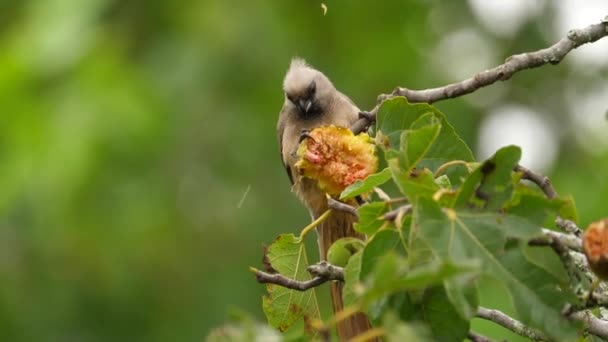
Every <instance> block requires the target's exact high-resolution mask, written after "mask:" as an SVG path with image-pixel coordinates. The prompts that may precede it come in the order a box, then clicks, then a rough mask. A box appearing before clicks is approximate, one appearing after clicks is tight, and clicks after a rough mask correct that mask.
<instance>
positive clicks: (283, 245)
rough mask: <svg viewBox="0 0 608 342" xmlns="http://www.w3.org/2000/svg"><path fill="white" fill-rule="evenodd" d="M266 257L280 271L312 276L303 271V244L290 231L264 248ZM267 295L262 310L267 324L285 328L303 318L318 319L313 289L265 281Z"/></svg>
mask: <svg viewBox="0 0 608 342" xmlns="http://www.w3.org/2000/svg"><path fill="white" fill-rule="evenodd" d="M266 259H267V260H268V261H269V262H270V266H272V268H273V269H275V270H276V271H277V272H279V273H280V274H282V275H284V276H286V277H289V278H291V279H296V280H300V281H306V280H309V279H311V276H310V274H309V273H308V272H307V271H306V267H308V258H307V256H306V250H305V248H304V243H303V242H302V241H301V240H300V239H299V238H297V237H295V236H294V235H293V234H282V235H279V237H278V238H277V239H276V240H275V241H274V242H273V243H272V244H271V245H270V246H268V248H267V251H266ZM266 289H267V290H268V295H267V296H264V298H263V309H264V313H265V314H266V318H267V319H268V323H269V324H270V325H271V326H273V327H275V328H277V329H279V330H280V331H286V330H287V329H289V328H290V327H291V326H292V325H293V324H294V323H296V322H297V321H298V320H300V319H302V318H305V317H306V318H307V319H312V318H319V317H320V315H319V307H318V303H317V298H316V295H315V291H314V289H310V290H308V291H303V292H301V291H295V290H290V289H287V288H285V287H282V286H278V285H274V284H266Z"/></svg>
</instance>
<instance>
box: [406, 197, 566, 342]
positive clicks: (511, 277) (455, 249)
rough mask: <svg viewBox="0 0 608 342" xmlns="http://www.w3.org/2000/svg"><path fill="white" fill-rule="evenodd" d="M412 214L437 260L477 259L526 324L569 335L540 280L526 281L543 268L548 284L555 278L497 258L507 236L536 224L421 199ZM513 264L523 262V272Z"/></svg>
mask: <svg viewBox="0 0 608 342" xmlns="http://www.w3.org/2000/svg"><path fill="white" fill-rule="evenodd" d="M415 218H416V220H417V222H418V225H419V227H420V236H421V237H422V238H423V239H424V240H425V241H426V242H427V244H428V245H429V246H430V248H431V249H432V250H433V251H434V253H435V254H436V255H437V256H439V257H440V258H441V259H442V260H445V259H447V260H453V261H455V262H461V261H466V260H470V259H477V260H479V261H480V262H481V265H482V271H483V272H484V273H486V274H488V275H490V276H492V277H494V278H496V279H498V280H500V281H501V282H502V283H503V284H505V286H506V287H507V289H508V290H509V292H510V294H511V296H512V299H513V301H514V304H515V306H516V308H517V310H518V313H519V314H520V315H521V317H522V319H525V320H524V323H525V324H528V325H530V326H533V327H535V328H538V329H540V330H543V331H544V332H545V333H547V334H549V335H551V336H554V337H560V338H563V337H565V336H573V333H574V330H573V328H572V325H571V324H570V323H569V322H568V321H567V320H565V319H564V318H563V317H562V315H561V313H560V309H558V308H555V307H554V306H553V304H554V303H552V302H548V300H549V298H547V297H546V296H545V295H544V294H542V293H540V291H541V290H540V289H539V287H538V284H539V283H540V281H539V280H538V279H536V280H535V281H534V282H531V281H530V277H531V276H530V274H540V273H542V275H543V277H545V278H544V279H545V281H546V282H547V283H550V282H553V284H555V282H554V280H555V277H553V276H551V275H550V274H548V273H547V272H545V271H544V270H542V269H541V268H540V267H538V266H536V265H534V264H531V263H527V264H525V266H521V265H523V263H521V260H519V262H520V263H521V264H520V266H518V265H517V263H515V262H507V261H509V260H508V259H504V258H501V256H502V255H504V253H505V243H506V238H507V237H511V238H514V239H522V240H524V241H526V240H527V239H529V238H530V237H532V236H535V235H536V234H538V233H539V231H540V228H539V227H538V226H536V225H535V224H533V223H531V222H529V221H527V220H525V219H523V218H520V217H516V216H512V215H504V216H502V215H498V214H491V213H481V214H474V213H466V212H456V211H454V210H452V209H447V210H446V213H444V212H443V211H442V210H441V208H440V207H439V206H438V205H437V203H435V202H433V201H432V200H428V199H424V198H422V199H421V200H420V201H419V205H418V206H417V208H416V210H415ZM518 267H524V268H525V269H527V270H528V273H526V272H525V270H524V269H518ZM456 285H457V284H456ZM553 301H560V300H558V299H554V300H553ZM455 304H458V303H455Z"/></svg>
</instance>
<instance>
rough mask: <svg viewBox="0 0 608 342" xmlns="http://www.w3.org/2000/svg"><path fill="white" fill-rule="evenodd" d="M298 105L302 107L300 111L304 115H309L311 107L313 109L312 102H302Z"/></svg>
mask: <svg viewBox="0 0 608 342" xmlns="http://www.w3.org/2000/svg"><path fill="white" fill-rule="evenodd" d="M298 105H299V107H300V110H301V111H302V112H303V113H304V114H308V111H309V110H310V107H312V101H311V100H304V99H302V100H300V101H298Z"/></svg>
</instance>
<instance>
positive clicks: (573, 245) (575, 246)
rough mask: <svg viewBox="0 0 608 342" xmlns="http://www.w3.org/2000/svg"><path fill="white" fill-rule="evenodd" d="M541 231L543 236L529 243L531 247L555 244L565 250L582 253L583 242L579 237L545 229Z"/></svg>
mask: <svg viewBox="0 0 608 342" xmlns="http://www.w3.org/2000/svg"><path fill="white" fill-rule="evenodd" d="M541 231H542V234H543V235H542V236H540V237H537V238H534V239H532V240H530V241H529V242H528V244H529V245H530V246H553V245H554V244H559V245H560V248H562V249H563V250H572V251H575V252H579V253H582V251H583V242H582V241H581V239H579V238H578V237H576V236H574V235H571V234H564V233H560V232H556V231H554V230H550V229H546V228H543V229H542V230H541Z"/></svg>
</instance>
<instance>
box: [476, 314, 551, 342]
mask: <svg viewBox="0 0 608 342" xmlns="http://www.w3.org/2000/svg"><path fill="white" fill-rule="evenodd" d="M477 317H479V318H483V319H485V320H488V321H492V322H494V323H496V324H498V325H500V326H502V327H504V328H507V329H509V330H511V331H512V332H514V333H516V334H518V335H520V336H523V337H527V338H529V339H531V340H534V341H551V339H549V338H548V337H547V336H545V335H544V334H543V333H541V332H540V331H537V330H534V329H532V328H530V327H528V326H526V325H524V324H523V323H522V322H520V321H518V320H516V319H514V318H512V317H510V316H508V315H506V314H505V313H503V312H502V311H498V310H494V309H487V308H484V307H481V306H480V307H479V308H478V309H477Z"/></svg>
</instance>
